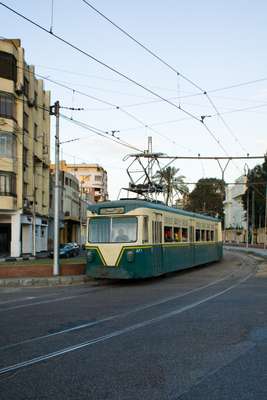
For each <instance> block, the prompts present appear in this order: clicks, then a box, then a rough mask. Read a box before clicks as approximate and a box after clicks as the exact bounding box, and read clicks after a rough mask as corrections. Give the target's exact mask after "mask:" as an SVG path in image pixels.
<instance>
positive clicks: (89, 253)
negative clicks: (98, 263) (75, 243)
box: [87, 250, 94, 262]
mask: <svg viewBox="0 0 267 400" xmlns="http://www.w3.org/2000/svg"><path fill="white" fill-rule="evenodd" d="M93 260H94V253H93V252H92V251H91V250H88V251H87V261H88V262H92V261H93Z"/></svg>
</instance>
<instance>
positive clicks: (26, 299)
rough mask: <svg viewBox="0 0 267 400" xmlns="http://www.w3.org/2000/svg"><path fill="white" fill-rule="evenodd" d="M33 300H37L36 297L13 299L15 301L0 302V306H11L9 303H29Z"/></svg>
mask: <svg viewBox="0 0 267 400" xmlns="http://www.w3.org/2000/svg"><path fill="white" fill-rule="evenodd" d="M33 299H36V296H31V297H21V298H20V299H13V300H6V301H0V305H2V304H9V303H19V302H21V301H28V300H33Z"/></svg>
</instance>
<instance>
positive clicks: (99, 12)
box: [82, 0, 246, 152]
mask: <svg viewBox="0 0 267 400" xmlns="http://www.w3.org/2000/svg"><path fill="white" fill-rule="evenodd" d="M82 2H83V3H84V4H86V5H87V6H88V7H90V8H91V9H92V10H93V11H95V12H96V13H97V14H98V15H100V16H101V17H102V18H104V19H105V20H106V21H108V22H109V23H111V24H112V25H113V26H114V27H115V28H116V29H118V30H119V31H120V32H122V33H123V34H124V35H126V36H127V37H128V38H130V39H131V40H132V41H134V42H135V43H136V44H138V45H139V46H140V47H142V48H143V49H144V50H145V51H147V52H148V53H149V54H150V55H152V56H153V57H155V58H156V59H157V60H158V61H160V62H161V63H162V64H164V65H165V66H167V67H168V68H169V69H170V70H171V71H173V72H175V73H176V75H177V77H181V78H183V79H184V80H185V81H186V82H188V83H190V84H191V85H193V86H194V87H195V88H197V89H198V90H199V91H200V92H202V94H204V95H206V97H207V100H208V101H209V103H210V104H211V106H212V107H213V109H214V110H215V111H216V113H217V115H218V117H219V118H220V120H221V121H222V123H223V125H224V126H225V128H226V129H227V131H228V132H229V133H230V135H231V136H233V137H234V139H235V141H236V143H238V144H239V146H240V147H241V148H242V150H243V151H245V152H246V150H245V149H244V147H243V145H242V144H241V143H240V141H239V139H238V138H237V136H236V135H235V134H234V132H233V130H232V129H231V128H230V127H229V125H228V124H227V123H226V121H225V120H224V118H223V117H222V116H221V114H220V112H219V110H218V108H217V107H216V106H215V104H214V102H213V100H212V99H211V97H210V96H209V94H208V93H207V91H206V90H204V89H202V88H201V87H200V86H199V85H198V84H196V83H195V82H193V81H192V80H191V79H189V78H187V77H186V76H185V75H184V74H182V73H181V72H180V71H178V70H177V68H174V67H173V66H172V65H170V64H169V63H168V62H166V61H165V60H164V59H163V58H162V57H160V56H159V55H157V54H156V53H155V52H154V51H152V50H150V49H149V48H148V47H147V46H145V45H144V44H143V43H141V42H140V41H139V40H137V39H136V38H135V37H133V36H132V35H131V34H129V33H128V32H127V31H126V30H125V29H123V28H121V27H120V26H119V25H118V24H116V23H115V22H114V21H112V20H111V19H110V18H108V17H107V16H106V15H105V14H104V13H102V12H101V11H99V10H98V9H97V8H96V7H94V6H93V5H92V4H91V3H89V2H88V1H87V0H82ZM179 107H180V104H179ZM204 125H205V124H204ZM205 127H206V129H207V126H206V125H205ZM207 130H208V132H209V133H210V134H211V136H212V137H213V139H215V140H216V142H217V143H218V144H219V143H220V142H219V140H218V139H217V138H216V137H215V135H214V134H213V133H211V131H210V129H207ZM220 147H221V148H222V149H224V147H223V146H222V145H221V144H220ZM224 151H225V150H224Z"/></svg>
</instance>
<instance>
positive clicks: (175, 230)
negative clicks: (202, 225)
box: [173, 227, 182, 242]
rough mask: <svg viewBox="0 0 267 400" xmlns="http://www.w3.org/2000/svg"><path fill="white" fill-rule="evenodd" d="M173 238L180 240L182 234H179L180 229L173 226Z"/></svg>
mask: <svg viewBox="0 0 267 400" xmlns="http://www.w3.org/2000/svg"><path fill="white" fill-rule="evenodd" d="M173 238H174V241H175V242H181V241H182V236H181V229H180V228H177V227H174V228H173Z"/></svg>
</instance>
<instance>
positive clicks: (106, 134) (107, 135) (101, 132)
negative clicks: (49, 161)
mask: <svg viewBox="0 0 267 400" xmlns="http://www.w3.org/2000/svg"><path fill="white" fill-rule="evenodd" d="M17 100H18V101H21V102H23V103H26V104H27V100H24V99H19V98H17ZM36 107H37V108H39V109H41V110H44V111H47V112H49V113H50V108H49V109H48V108H47V107H44V106H43V105H41V104H36ZM60 108H67V109H72V108H73V107H60ZM60 116H61V117H63V118H64V119H65V120H68V121H70V122H73V123H75V124H76V125H79V126H81V127H83V128H85V129H87V130H90V131H91V132H93V133H95V134H97V135H98V136H102V137H105V138H107V139H108V140H111V141H113V142H115V143H117V144H120V145H122V146H124V147H128V148H130V149H132V150H137V151H140V152H141V153H142V152H143V150H140V149H139V148H138V147H135V146H133V145H131V144H129V143H127V142H126V141H124V140H122V139H120V138H117V137H114V136H113V135H112V134H110V133H109V132H107V131H104V130H101V129H99V128H96V127H94V126H91V125H88V124H86V123H85V122H81V121H78V120H75V119H73V118H70V117H67V116H66V115H64V114H62V113H60ZM22 135H23V133H22Z"/></svg>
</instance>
